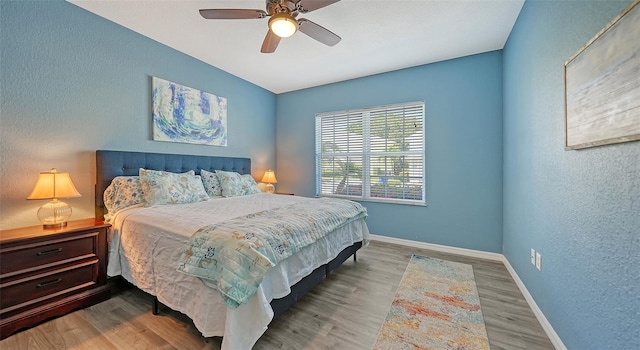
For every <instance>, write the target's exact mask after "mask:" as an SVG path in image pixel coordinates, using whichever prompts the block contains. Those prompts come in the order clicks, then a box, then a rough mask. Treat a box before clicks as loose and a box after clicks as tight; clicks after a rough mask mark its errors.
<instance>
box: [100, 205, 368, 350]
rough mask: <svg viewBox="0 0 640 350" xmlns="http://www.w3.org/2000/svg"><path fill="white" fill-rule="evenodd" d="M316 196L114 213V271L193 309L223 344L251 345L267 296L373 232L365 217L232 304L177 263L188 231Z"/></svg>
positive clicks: (261, 327)
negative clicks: (243, 301)
mask: <svg viewBox="0 0 640 350" xmlns="http://www.w3.org/2000/svg"><path fill="white" fill-rule="evenodd" d="M308 200H314V199H311V198H305V197H298V196H283V195H272V194H255V195H249V196H242V197H231V198H219V199H212V200H209V201H206V202H198V203H191V204H180V205H165V206H158V207H152V208H142V207H131V208H127V209H124V210H121V211H120V212H117V213H115V215H114V219H113V220H112V221H113V222H112V224H113V227H112V230H111V234H110V243H109V250H110V252H109V262H108V267H107V273H108V275H109V276H116V275H122V276H123V277H124V278H125V279H126V280H128V281H129V282H131V283H133V284H135V285H136V286H137V287H138V288H140V289H142V290H144V291H145V292H148V293H150V294H152V295H155V296H157V297H158V300H159V301H160V302H162V303H163V304H165V305H167V306H168V307H170V308H172V309H174V310H177V311H180V312H182V313H184V314H186V315H187V316H189V317H190V318H191V319H192V320H193V322H194V324H195V326H196V328H198V330H200V332H202V334H203V336H205V337H211V336H223V342H222V349H223V350H226V349H234V350H235V349H250V348H251V347H252V346H253V344H255V342H256V341H257V340H258V338H260V336H261V335H262V334H263V333H264V331H266V329H267V325H268V324H269V322H271V319H272V318H273V310H272V309H271V306H270V305H269V302H270V301H271V300H272V299H274V298H282V297H284V296H286V295H287V294H289V292H290V286H292V285H294V284H295V283H297V282H299V281H300V280H301V279H302V278H303V277H305V276H306V275H308V274H309V273H311V272H312V271H313V270H314V269H315V268H317V267H318V266H321V265H323V264H326V263H327V262H329V261H330V260H332V259H333V258H335V257H336V256H337V255H338V253H339V252H340V251H342V250H343V249H344V248H346V247H348V246H350V245H352V244H354V243H355V242H359V241H362V240H365V243H366V242H367V241H368V239H369V231H368V229H367V226H366V224H365V222H364V220H357V221H355V222H352V223H350V224H348V225H346V226H345V227H342V228H340V229H338V230H336V231H334V232H333V233H331V234H329V235H327V236H326V237H325V238H323V239H321V240H319V241H318V242H316V243H315V244H313V245H311V246H308V247H306V248H304V249H303V250H302V251H300V252H299V253H298V254H296V255H294V256H291V257H289V258H287V259H286V260H284V261H282V262H281V263H279V264H278V265H276V266H275V267H274V268H273V269H271V270H270V271H269V273H267V275H266V277H265V279H264V280H263V282H262V283H261V284H260V287H259V289H258V291H257V292H256V294H255V295H254V297H253V298H251V300H249V302H248V303H247V304H245V305H242V306H240V307H238V308H235V309H234V308H231V307H228V306H227V305H226V304H225V303H224V302H223V301H222V298H221V297H220V294H219V293H218V291H217V290H215V289H212V288H211V287H208V286H205V285H204V283H203V282H202V281H201V280H200V279H198V278H196V277H193V276H189V275H186V274H184V273H181V272H179V271H177V270H176V268H177V261H178V259H179V257H180V255H181V254H182V251H183V247H184V246H185V244H186V243H187V242H188V240H189V237H191V235H192V234H193V233H194V232H195V231H196V230H198V229H199V228H201V227H203V226H205V225H210V224H215V223H218V222H222V221H224V220H226V219H231V218H234V217H237V216H241V215H247V214H251V213H255V212H258V211H261V210H265V209H272V208H276V207H281V206H286V205H290V204H293V203H295V202H300V201H308Z"/></svg>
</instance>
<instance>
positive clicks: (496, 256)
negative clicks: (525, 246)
mask: <svg viewBox="0 0 640 350" xmlns="http://www.w3.org/2000/svg"><path fill="white" fill-rule="evenodd" d="M371 239H372V240H374V241H379V242H386V243H393V244H399V245H405V246H409V247H414V248H422V249H431V250H437V251H439V252H444V253H451V254H459V255H465V256H470V257H474V258H480V259H488V260H495V261H503V260H504V255H502V254H500V253H490V252H484V251H482V250H473V249H466V248H457V247H450V246H446V245H440V244H433V243H425V242H418V241H412V240H409V239H402V238H394V237H387V236H380V235H374V234H372V235H371Z"/></svg>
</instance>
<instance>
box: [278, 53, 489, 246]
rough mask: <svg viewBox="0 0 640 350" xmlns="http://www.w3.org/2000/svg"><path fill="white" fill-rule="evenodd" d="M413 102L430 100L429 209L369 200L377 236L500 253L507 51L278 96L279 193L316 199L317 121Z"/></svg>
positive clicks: (372, 227) (372, 226) (428, 107)
mask: <svg viewBox="0 0 640 350" xmlns="http://www.w3.org/2000/svg"><path fill="white" fill-rule="evenodd" d="M411 101H425V110H426V179H427V187H426V198H427V206H426V207H420V206H410V205H397V204H386V203H385V204H382V203H372V202H364V203H363V204H365V205H366V207H367V209H368V211H369V214H370V215H369V219H368V225H369V229H370V230H371V232H372V233H375V234H379V235H385V236H391V237H396V238H403V239H410V240H416V241H422V242H429V243H436V244H444V245H450V246H456V247H463V248H470V249H478V250H484V251H491V252H500V251H501V248H502V53H501V52H500V51H494V52H489V53H485V54H480V55H474V56H468V57H464V58H459V59H455V60H450V61H445V62H439V63H434V64H428V65H424V66H419V67H415V68H409V69H404V70H400V71H394V72H390V73H384V74H379V75H375V76H370V77H365V78H360V79H354V80H349V81H345V82H340V83H335V84H330V85H325V86H320V87H315V88H310V89H305V90H300V91H294V92H290V93H286V94H281V95H278V97H277V113H276V115H277V128H276V130H277V147H276V149H277V157H276V158H277V164H278V167H277V171H278V172H277V176H278V180H279V181H280V182H279V183H278V190H279V191H285V192H293V193H295V194H299V195H304V196H313V195H314V194H315V182H314V168H315V163H314V156H315V142H314V139H315V115H316V114H317V113H320V112H330V111H340V110H345V109H353V108H364V107H374V106H381V105H386V104H395V103H401V102H411Z"/></svg>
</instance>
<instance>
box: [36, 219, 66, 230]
mask: <svg viewBox="0 0 640 350" xmlns="http://www.w3.org/2000/svg"><path fill="white" fill-rule="evenodd" d="M65 226H67V222H66V221H65V222H60V223H57V224H43V225H42V228H46V229H57V228H63V227H65Z"/></svg>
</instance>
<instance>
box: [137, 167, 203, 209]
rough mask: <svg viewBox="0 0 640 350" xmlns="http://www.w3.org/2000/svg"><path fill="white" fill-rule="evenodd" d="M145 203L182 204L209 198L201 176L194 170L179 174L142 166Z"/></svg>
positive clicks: (149, 204) (141, 173)
mask: <svg viewBox="0 0 640 350" xmlns="http://www.w3.org/2000/svg"><path fill="white" fill-rule="evenodd" d="M139 174H140V184H141V186H142V191H143V192H144V205H145V206H147V207H150V206H154V205H161V204H182V203H193V202H200V201H204V200H207V199H209V195H208V194H207V192H206V191H205V190H204V186H203V184H202V180H201V179H200V176H196V175H195V172H194V171H193V170H191V171H188V172H186V173H182V174H177V173H170V172H167V171H158V170H149V169H142V168H140V172H139Z"/></svg>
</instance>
